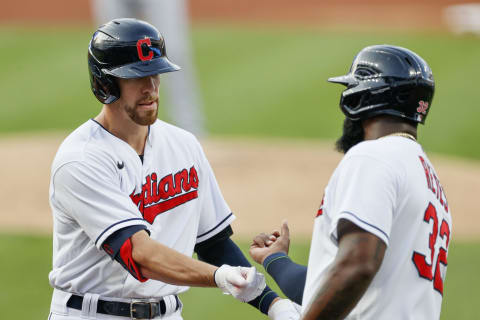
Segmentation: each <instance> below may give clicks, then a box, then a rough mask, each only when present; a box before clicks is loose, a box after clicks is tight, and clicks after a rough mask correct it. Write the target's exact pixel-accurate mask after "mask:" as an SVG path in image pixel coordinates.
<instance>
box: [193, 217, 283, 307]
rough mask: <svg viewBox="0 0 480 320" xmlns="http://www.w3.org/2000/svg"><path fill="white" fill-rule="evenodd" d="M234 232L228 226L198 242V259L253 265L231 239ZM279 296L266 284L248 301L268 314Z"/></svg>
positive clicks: (243, 265) (196, 250)
mask: <svg viewBox="0 0 480 320" xmlns="http://www.w3.org/2000/svg"><path fill="white" fill-rule="evenodd" d="M232 234H233V231H232V228H231V227H230V226H228V227H227V228H225V229H224V230H222V231H221V232H220V233H218V234H217V235H215V236H213V237H212V238H210V239H207V240H205V241H204V242H201V243H199V244H197V245H196V246H195V252H196V253H197V256H198V259H199V260H201V261H205V262H207V263H210V264H213V265H215V266H221V265H222V264H228V265H231V266H242V267H251V264H250V262H248V260H247V258H246V257H245V256H244V255H243V253H242V251H241V250H240V248H239V247H238V246H237V245H236V244H235V243H234V242H233V241H232V239H230V236H231V235H232ZM277 297H278V295H277V294H276V293H275V292H274V291H273V290H272V289H270V288H269V287H268V286H266V287H265V290H263V292H262V294H260V296H258V297H257V298H255V299H253V300H252V301H250V302H248V304H250V305H252V306H254V307H255V308H257V309H258V310H260V311H261V312H263V313H264V314H268V308H269V307H270V304H271V303H272V301H273V300H274V299H275V298H277Z"/></svg>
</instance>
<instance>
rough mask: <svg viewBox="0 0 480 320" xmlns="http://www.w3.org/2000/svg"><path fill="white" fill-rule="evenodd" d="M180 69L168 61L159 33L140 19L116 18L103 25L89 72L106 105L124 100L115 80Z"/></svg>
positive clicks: (97, 34) (91, 47) (93, 46)
mask: <svg viewBox="0 0 480 320" xmlns="http://www.w3.org/2000/svg"><path fill="white" fill-rule="evenodd" d="M177 70H180V67H178V66H177V65H175V64H173V63H172V62H170V60H168V58H167V52H166V49H165V41H164V39H163V37H162V35H161V34H160V33H159V32H158V30H157V29H156V28H155V27H154V26H152V25H150V24H149V23H147V22H145V21H141V20H137V19H131V18H125V19H115V20H112V21H110V22H108V23H106V24H104V25H101V26H100V27H99V28H98V29H97V31H95V33H94V34H93V36H92V40H90V44H89V46H88V71H89V74H90V85H91V88H92V91H93V94H94V95H95V97H97V99H98V100H99V101H100V102H102V103H105V104H109V103H112V102H114V101H115V100H117V99H118V98H120V90H119V88H118V85H117V83H116V81H115V80H114V79H113V78H114V77H117V78H124V79H131V78H142V77H146V76H151V75H155V74H159V73H165V72H172V71H177Z"/></svg>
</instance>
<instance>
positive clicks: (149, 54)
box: [137, 38, 153, 61]
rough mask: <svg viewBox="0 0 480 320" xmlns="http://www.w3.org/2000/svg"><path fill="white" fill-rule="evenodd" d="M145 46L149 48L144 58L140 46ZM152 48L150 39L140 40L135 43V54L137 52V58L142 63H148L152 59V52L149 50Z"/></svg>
mask: <svg viewBox="0 0 480 320" xmlns="http://www.w3.org/2000/svg"><path fill="white" fill-rule="evenodd" d="M143 44H146V45H147V46H148V47H149V51H148V55H147V56H145V55H143V51H142V45H143ZM151 46H152V42H151V41H150V38H145V39H140V40H138V41H137V52H138V58H139V59H140V60H142V61H150V60H152V58H153V51H152V50H151V49H150V47H151Z"/></svg>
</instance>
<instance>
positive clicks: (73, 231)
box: [49, 19, 298, 320]
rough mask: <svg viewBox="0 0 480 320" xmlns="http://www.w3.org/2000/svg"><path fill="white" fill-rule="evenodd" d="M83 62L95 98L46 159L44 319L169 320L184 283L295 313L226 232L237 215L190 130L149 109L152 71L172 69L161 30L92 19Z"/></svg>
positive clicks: (153, 102)
mask: <svg viewBox="0 0 480 320" xmlns="http://www.w3.org/2000/svg"><path fill="white" fill-rule="evenodd" d="M88 68H89V73H90V81H91V88H92V91H93V93H94V95H95V97H96V98H97V99H98V100H99V101H100V102H102V103H103V108H102V111H101V112H100V114H98V115H97V116H96V117H95V118H93V119H90V120H88V121H87V122H85V123H84V124H83V125H81V126H80V127H79V128H77V129H76V130H75V131H74V132H73V133H71V134H70V135H69V136H68V137H67V138H66V139H65V141H64V142H63V143H62V145H61V146H60V148H59V150H58V152H57V154H56V157H55V159H54V162H53V165H52V172H51V181H50V204H51V208H52V211H53V219H54V236H53V269H52V271H51V272H50V274H49V280H50V284H51V285H52V286H53V287H54V292H53V297H52V303H51V310H50V311H51V312H50V316H49V320H54V319H86V318H88V319H112V320H115V319H126V318H128V319H159V318H161V319H171V320H178V319H182V317H181V310H182V304H181V302H180V300H179V299H178V294H179V293H182V292H184V291H186V290H187V289H188V286H199V287H214V286H217V287H219V288H220V289H221V290H222V291H223V292H224V293H227V294H231V295H232V296H234V297H235V298H237V299H238V300H240V301H243V302H249V304H251V305H253V306H255V307H256V308H258V309H259V310H260V311H262V312H263V313H265V314H267V313H268V315H269V316H270V318H272V319H277V320H280V319H285V320H286V319H292V316H291V315H292V314H293V315H296V316H297V317H298V312H297V311H296V310H295V307H294V305H293V304H292V303H291V302H290V301H289V300H286V299H279V298H278V296H277V294H275V293H274V292H273V291H272V290H271V289H269V288H268V287H266V286H265V282H264V277H263V275H262V274H260V273H257V272H256V270H255V268H253V267H251V266H250V265H249V263H248V261H247V260H246V258H245V257H244V256H243V254H242V253H241V251H240V249H239V248H238V247H237V246H236V245H235V243H233V242H232V240H231V239H230V236H231V235H232V229H231V227H230V223H231V222H232V221H233V219H234V218H235V217H234V215H233V214H232V213H231V211H230V208H229V207H228V205H227V204H226V202H225V200H224V199H223V196H222V194H221V192H220V190H219V187H218V185H217V182H216V180H215V177H214V174H213V172H212V169H211V167H210V165H209V163H208V161H207V159H206V157H205V155H204V153H203V151H202V148H201V146H200V144H199V143H198V141H197V140H196V139H195V138H194V136H193V135H192V134H190V133H188V132H186V131H184V130H183V129H180V128H177V127H174V126H172V125H170V124H167V123H165V122H163V121H160V120H158V119H157V112H158V88H159V85H160V75H159V74H161V73H167V72H174V71H177V70H179V67H178V66H177V65H175V64H174V63H172V62H171V61H170V60H169V59H168V58H167V56H166V48H165V42H164V39H163V37H162V36H161V35H160V33H159V32H158V30H157V29H155V28H154V27H153V26H151V25H150V24H148V23H146V22H143V21H140V20H136V19H116V20H113V21H110V22H108V23H107V24H105V25H102V26H100V27H99V28H98V30H97V31H96V32H95V33H94V35H93V37H92V39H91V41H90V45H89V48H88ZM194 251H195V252H196V253H197V254H198V257H199V259H200V260H202V261H198V260H195V259H192V258H191V256H192V254H193V252H194ZM231 265H236V266H239V267H232V266H231Z"/></svg>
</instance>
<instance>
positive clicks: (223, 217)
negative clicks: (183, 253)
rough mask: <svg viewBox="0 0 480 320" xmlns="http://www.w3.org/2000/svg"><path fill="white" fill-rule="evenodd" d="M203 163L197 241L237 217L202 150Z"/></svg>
mask: <svg viewBox="0 0 480 320" xmlns="http://www.w3.org/2000/svg"><path fill="white" fill-rule="evenodd" d="M200 148H201V147H200ZM200 150H201V149H200ZM201 164H202V167H201V176H200V177H199V179H201V180H200V185H201V189H199V192H202V194H201V197H202V200H201V201H202V204H201V212H200V222H199V225H198V231H197V243H200V242H203V241H205V240H207V239H209V238H211V237H213V236H214V235H216V234H217V233H219V232H220V231H222V230H224V229H225V228H226V227H227V226H229V225H230V223H231V222H232V221H233V220H234V219H235V216H234V215H233V213H232V211H231V210H230V208H229V206H228V205H227V203H226V202H225V199H224V198H223V195H222V193H221V191H220V187H219V186H218V183H217V180H216V179H215V175H214V173H213V170H212V167H211V166H210V164H209V162H208V160H207V158H206V157H205V155H204V153H203V151H202V150H201Z"/></svg>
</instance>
